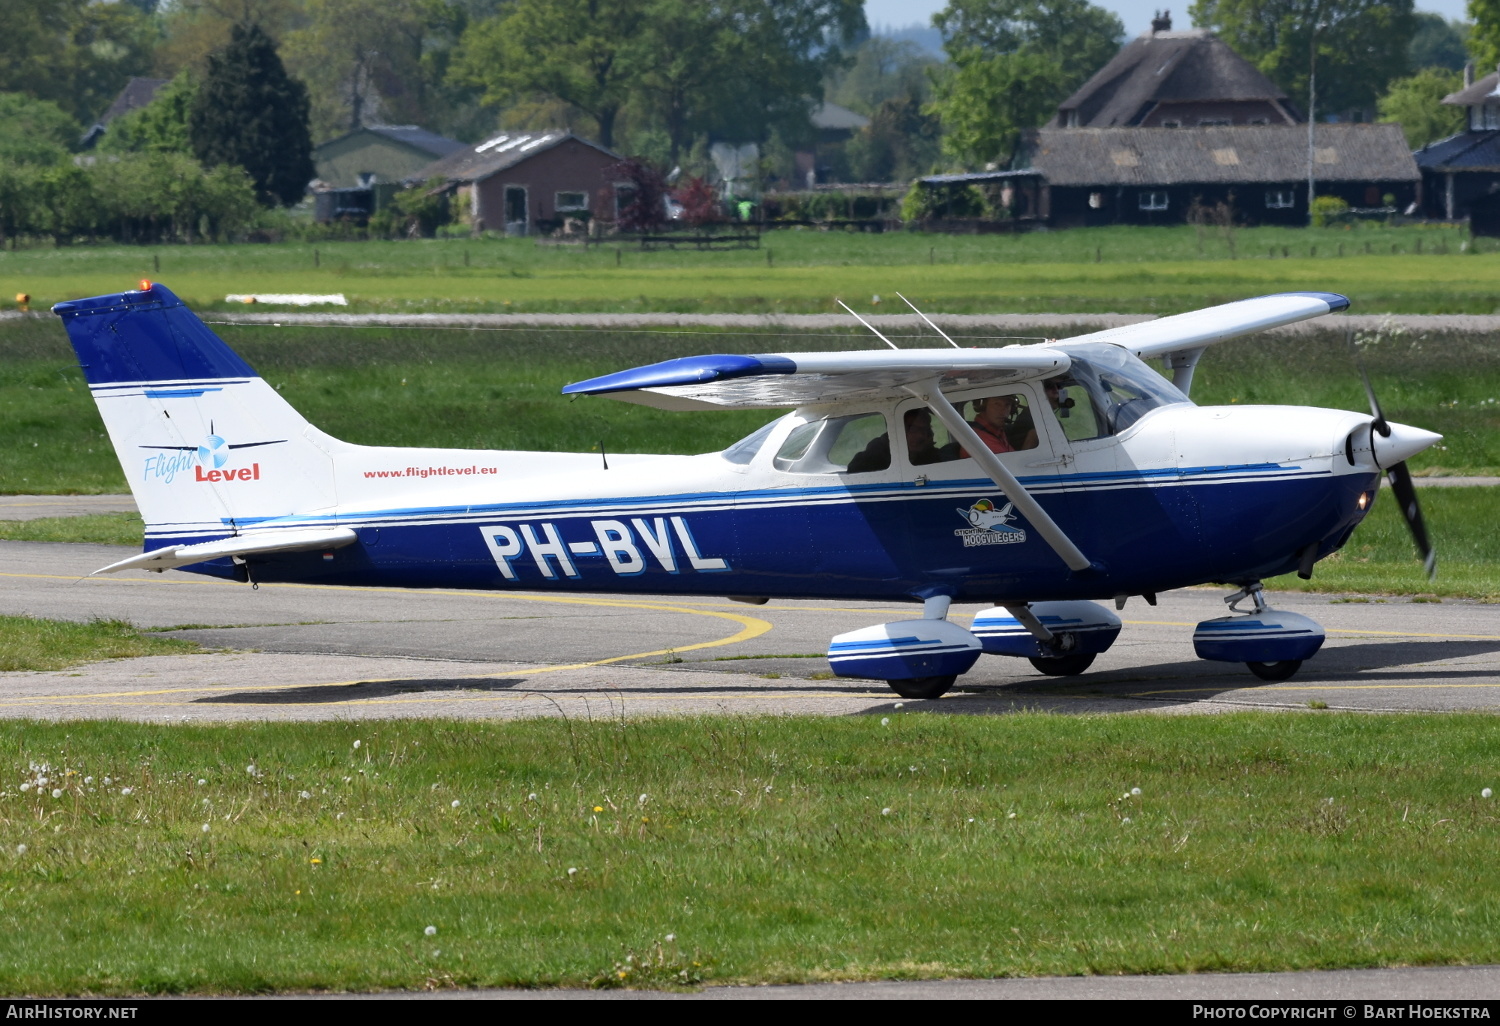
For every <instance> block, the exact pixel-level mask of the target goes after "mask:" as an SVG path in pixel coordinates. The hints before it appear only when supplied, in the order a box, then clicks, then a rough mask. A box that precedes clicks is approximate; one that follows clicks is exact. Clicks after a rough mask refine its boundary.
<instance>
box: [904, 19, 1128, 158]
mask: <svg viewBox="0 0 1500 1026" xmlns="http://www.w3.org/2000/svg"><path fill="white" fill-rule="evenodd" d="M932 22H933V24H934V25H936V26H937V27H938V28H939V29H940V30H941V31H942V32H943V48H944V49H945V50H946V51H947V52H948V56H949V59H950V62H951V64H950V66H949V67H948V68H946V69H943V70H942V71H940V72H938V73H936V74H935V87H936V97H937V98H936V100H935V101H934V102H933V104H932V107H931V110H932V111H933V113H935V114H937V115H938V116H939V117H940V118H941V119H942V122H943V128H944V132H945V135H944V139H943V148H944V149H945V150H947V151H948V152H949V153H950V154H951V155H952V156H954V157H956V158H957V159H959V160H961V161H964V162H966V163H970V164H986V163H992V162H994V163H1001V162H1004V161H1007V160H1009V159H1010V157H1011V155H1012V154H1013V153H1014V151H1015V147H1016V144H1017V143H1018V141H1019V139H1020V135H1021V133H1022V132H1023V131H1025V130H1026V129H1028V128H1035V127H1037V126H1039V125H1041V124H1042V123H1043V122H1044V121H1046V120H1047V118H1048V117H1050V116H1051V115H1052V113H1053V112H1054V111H1055V110H1056V108H1057V105H1058V104H1059V103H1060V102H1062V101H1063V100H1065V99H1067V97H1068V95H1069V94H1070V93H1072V92H1073V91H1074V90H1075V89H1077V88H1078V87H1079V86H1080V85H1082V84H1083V83H1084V81H1085V80H1086V79H1088V77H1089V76H1090V75H1092V74H1093V73H1094V72H1095V71H1098V70H1099V69H1100V68H1101V67H1103V66H1104V64H1105V63H1107V62H1108V61H1109V59H1110V58H1111V57H1113V56H1114V55H1115V53H1116V52H1118V50H1119V46H1120V39H1121V37H1122V36H1123V35H1124V33H1125V29H1124V26H1123V25H1121V23H1120V19H1119V18H1117V17H1116V16H1115V15H1113V14H1111V13H1110V12H1109V11H1106V10H1104V9H1103V8H1099V7H1095V6H1093V5H1092V4H1090V3H1088V2H1087V0H952V2H951V3H949V5H948V6H947V7H946V8H944V9H943V10H942V11H939V12H938V13H937V14H936V15H934V16H933V19H932Z"/></svg>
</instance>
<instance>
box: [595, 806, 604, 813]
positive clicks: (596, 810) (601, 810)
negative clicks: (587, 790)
mask: <svg viewBox="0 0 1500 1026" xmlns="http://www.w3.org/2000/svg"><path fill="white" fill-rule="evenodd" d="M594 811H595V812H603V811H604V806H602V805H595V806H594Z"/></svg>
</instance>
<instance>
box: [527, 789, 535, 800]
mask: <svg viewBox="0 0 1500 1026" xmlns="http://www.w3.org/2000/svg"><path fill="white" fill-rule="evenodd" d="M526 800H527V801H528V802H534V801H536V792H535V791H533V792H531V793H530V794H528V795H527V796H526Z"/></svg>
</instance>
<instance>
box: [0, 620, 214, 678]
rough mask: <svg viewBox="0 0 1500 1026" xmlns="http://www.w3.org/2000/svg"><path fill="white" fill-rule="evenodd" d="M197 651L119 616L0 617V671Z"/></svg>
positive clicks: (193, 644)
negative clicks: (71, 618)
mask: <svg viewBox="0 0 1500 1026" xmlns="http://www.w3.org/2000/svg"><path fill="white" fill-rule="evenodd" d="M199 651H202V650H201V649H200V648H199V647H198V645H197V644H196V643H194V642H190V641H182V640H179V639H177V638H162V637H157V636H155V635H151V634H141V633H139V632H138V631H137V630H136V628H134V627H132V626H131V625H130V624H128V623H125V622H124V621H122V620H92V621H90V622H88V623H72V622H69V621H67V620H40V619H36V618H34V617H30V616H0V671H7V672H8V671H11V670H61V669H64V668H65V667H69V666H77V665H79V664H80V663H92V662H97V661H98V660H100V659H127V658H132V657H134V656H146V655H182V654H185V653H189V652H199Z"/></svg>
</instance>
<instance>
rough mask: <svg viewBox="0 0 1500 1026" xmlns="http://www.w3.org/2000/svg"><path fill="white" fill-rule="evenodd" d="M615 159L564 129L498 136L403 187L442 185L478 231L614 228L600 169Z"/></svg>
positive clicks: (611, 197) (610, 198) (612, 207)
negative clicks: (583, 222) (580, 223)
mask: <svg viewBox="0 0 1500 1026" xmlns="http://www.w3.org/2000/svg"><path fill="white" fill-rule="evenodd" d="M619 160H620V157H619V155H618V154H615V153H611V152H610V151H609V150H606V149H605V148H604V147H602V146H599V145H597V144H596V143H592V142H589V141H588V140H587V139H580V138H579V137H578V136H576V135H574V134H573V133H571V132H569V131H567V130H565V129H552V130H549V131H545V132H500V133H498V134H497V135H495V136H493V137H491V138H489V139H486V140H485V141H484V142H481V143H476V144H475V145H473V146H470V147H467V148H465V149H462V150H459V151H458V152H456V153H450V154H449V155H448V156H446V157H444V158H442V159H441V160H438V161H435V162H434V163H432V164H429V165H427V166H426V167H424V168H422V169H421V170H420V171H417V172H415V173H414V174H412V175H411V177H410V178H409V179H408V180H409V181H412V182H425V181H429V180H431V179H433V178H444V179H447V181H448V182H449V184H450V186H451V187H452V188H453V189H454V190H455V192H456V195H457V198H458V202H459V203H460V204H461V205H462V209H463V210H464V211H465V212H466V214H467V217H468V219H469V220H470V221H471V222H472V223H473V224H474V227H475V230H476V231H483V230H486V229H487V230H490V231H504V232H505V233H507V234H509V235H531V234H535V233H537V232H545V231H549V230H552V229H554V228H556V227H558V226H560V225H561V224H562V223H563V221H564V220H565V219H566V218H568V217H570V216H573V217H577V216H579V215H580V214H584V213H585V212H586V215H587V216H588V217H590V218H596V219H599V220H604V221H612V220H614V218H615V197H614V189H613V187H612V186H611V185H610V184H609V183H607V182H606V181H605V179H604V169H605V168H607V167H609V166H610V165H611V164H615V163H618V162H619Z"/></svg>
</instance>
